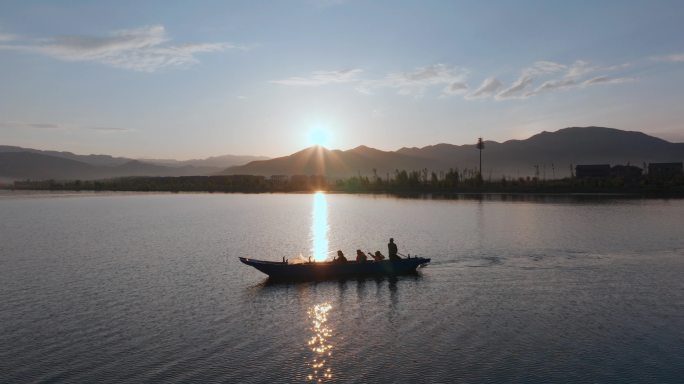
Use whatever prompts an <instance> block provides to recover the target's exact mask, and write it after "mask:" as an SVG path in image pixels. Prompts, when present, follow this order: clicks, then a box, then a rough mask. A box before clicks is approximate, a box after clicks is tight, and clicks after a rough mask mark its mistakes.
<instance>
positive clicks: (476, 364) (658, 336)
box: [0, 192, 684, 383]
mask: <svg viewBox="0 0 684 384" xmlns="http://www.w3.org/2000/svg"><path fill="white" fill-rule="evenodd" d="M0 217H1V220H0V382H102V383H107V382H111V383H114V382H116V383H122V382H130V383H139V382H164V383H166V382H198V383H210V382H226V383H272V382H359V383H368V382H406V383H413V382H442V383H443V382H468V383H484V382H491V383H498V382H511V383H513V382H515V383H520V382H526V383H548V382H566V383H586V382H596V383H624V382H648V383H675V382H679V383H681V382H682V378H684V240H683V238H682V235H683V234H684V228H683V227H684V200H676V199H674V200H661V199H625V198H617V197H590V196H585V197H578V196H575V197H572V196H566V197H549V196H505V195H504V196H497V195H490V196H484V197H482V196H460V197H458V198H455V199H428V198H422V199H408V198H396V197H388V196H368V195H343V194H339V195H335V194H332V195H324V194H259V195H242V194H107V193H103V194H96V193H71V194H69V193H62V194H59V193H58V194H45V193H35V194H26V193H24V194H20V193H10V192H6V193H4V194H2V195H0ZM390 237H394V239H395V240H396V242H397V243H398V245H399V252H401V253H404V254H407V253H411V254H412V255H415V254H418V255H419V256H424V257H430V258H432V263H431V264H430V265H428V266H427V267H425V268H422V269H420V271H419V273H418V274H417V275H409V276H402V277H397V278H366V279H349V280H343V281H327V282H307V283H296V284H295V283H291V284H272V283H268V282H267V281H266V280H265V275H263V274H261V273H259V272H258V271H256V270H255V269H253V268H250V267H248V266H246V265H243V264H241V263H240V262H239V261H238V256H248V257H253V258H260V259H266V260H274V261H278V260H281V259H282V257H283V256H285V257H287V258H290V259H294V258H295V257H298V256H299V255H301V256H302V257H305V258H307V257H309V256H312V257H316V258H325V257H327V256H328V254H331V252H333V251H336V250H338V249H341V250H343V251H344V252H345V254H346V255H347V256H348V257H352V258H353V256H354V252H355V250H356V249H357V248H361V249H363V250H364V251H375V250H381V251H382V252H383V253H384V254H387V240H388V239H389V238H390Z"/></svg>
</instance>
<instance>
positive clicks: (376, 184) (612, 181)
mask: <svg viewBox="0 0 684 384" xmlns="http://www.w3.org/2000/svg"><path fill="white" fill-rule="evenodd" d="M613 168H615V167H613ZM605 170H606V169H598V168H597V169H585V170H584V171H582V170H580V169H579V168H578V169H577V171H578V174H573V175H572V176H571V177H566V178H562V179H552V180H545V179H543V178H539V177H537V176H534V177H529V176H528V177H518V178H509V177H501V178H499V179H483V178H482V177H481V174H480V173H479V172H478V171H476V170H467V169H466V170H460V171H459V170H457V169H450V170H448V171H442V172H431V171H428V170H427V169H423V170H417V171H415V170H413V171H407V170H396V171H395V172H394V174H391V175H389V176H388V177H386V178H382V177H378V176H353V177H348V178H339V179H334V180H333V179H330V178H326V177H325V176H320V175H311V176H307V175H295V176H285V175H275V176H271V177H265V176H256V175H225V176H178V177H121V178H113V179H102V180H40V181H33V180H23V181H14V182H13V183H11V184H5V185H3V186H2V188H4V189H9V190H48V191H131V192H143V191H149V192H244V193H269V192H311V191H329V192H346V193H396V194H403V193H442V194H451V193H642V194H676V195H684V175H682V174H681V172H678V170H677V169H675V170H674V171H673V172H669V173H667V172H665V173H663V172H660V173H656V174H653V173H649V174H645V175H644V174H641V173H640V172H639V173H635V172H632V171H631V170H630V169H626V170H620V169H618V172H612V171H610V167H608V168H607V172H604V171H605Z"/></svg>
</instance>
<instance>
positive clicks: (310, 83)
mask: <svg viewBox="0 0 684 384" xmlns="http://www.w3.org/2000/svg"><path fill="white" fill-rule="evenodd" d="M361 72H363V71H362V70H361V69H343V70H338V71H314V72H312V73H311V75H309V76H301V77H300V76H296V77H290V78H287V79H282V80H274V81H272V83H275V84H280V85H291V86H301V87H320V86H322V85H329V84H339V83H352V82H356V81H358V80H359V78H358V76H359V75H360V74H361Z"/></svg>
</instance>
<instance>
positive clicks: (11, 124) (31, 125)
mask: <svg viewBox="0 0 684 384" xmlns="http://www.w3.org/2000/svg"><path fill="white" fill-rule="evenodd" d="M0 129H45V130H86V131H99V132H132V131H133V130H132V129H128V128H120V127H108V126H90V125H78V124H64V123H42V122H41V123H36V122H25V121H0Z"/></svg>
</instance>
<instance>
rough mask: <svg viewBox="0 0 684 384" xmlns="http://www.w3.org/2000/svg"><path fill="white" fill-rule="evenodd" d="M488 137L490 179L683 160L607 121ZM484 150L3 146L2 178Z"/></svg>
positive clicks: (467, 161) (681, 148) (250, 167)
mask: <svg viewBox="0 0 684 384" xmlns="http://www.w3.org/2000/svg"><path fill="white" fill-rule="evenodd" d="M484 144H485V148H484V150H483V151H482V173H483V176H484V177H485V178H488V177H491V178H498V177H501V176H503V175H505V176H509V177H524V176H534V175H536V174H537V172H539V176H540V177H546V178H554V177H555V178H560V177H565V176H568V175H570V172H571V167H572V166H574V165H577V164H612V165H615V164H628V163H630V164H632V165H637V166H640V167H641V166H642V165H643V164H644V163H651V162H670V161H677V162H681V161H682V160H684V143H671V142H668V141H666V140H663V139H659V138H657V137H653V136H649V135H647V134H644V133H642V132H635V131H623V130H619V129H614V128H603V127H571V128H564V129H560V130H558V131H555V132H546V131H544V132H541V133H539V134H536V135H533V136H531V137H529V138H527V139H525V140H508V141H505V142H503V143H498V142H496V141H485V142H484ZM478 152H479V151H478V149H477V148H476V146H475V144H465V145H454V144H444V143H442V144H436V145H430V146H427V147H422V148H417V147H404V148H401V149H399V150H397V151H381V150H378V149H374V148H370V147H367V146H363V145H362V146H359V147H356V148H353V149H350V150H346V151H342V150H330V149H326V148H323V147H318V146H314V147H309V148H306V149H304V150H301V151H299V152H296V153H293V154H291V155H289V156H283V157H278V158H273V159H267V158H263V157H257V156H232V155H226V156H217V157H210V158H207V159H197V160H187V161H177V160H165V159H131V158H125V157H112V156H109V155H76V154H73V153H71V152H57V151H42V150H37V149H29V148H21V147H12V146H0V181H4V182H7V181H12V180H24V179H31V180H45V179H55V180H73V179H82V180H92V179H104V178H112V177H122V176H191V175H214V174H224V175H235V174H251V175H263V176H272V175H290V176H291V175H325V176H327V177H329V178H346V177H351V176H357V175H362V176H371V175H374V174H376V175H378V176H379V177H386V176H388V175H391V174H394V172H395V170H407V171H409V170H422V169H428V170H429V171H434V172H439V171H446V170H448V169H450V168H457V169H459V170H464V169H470V170H475V169H478V167H479V153H478ZM537 169H538V171H537Z"/></svg>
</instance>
